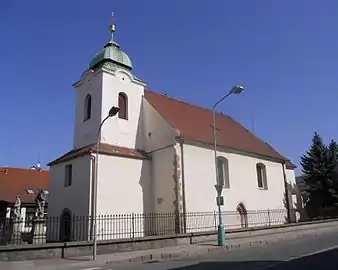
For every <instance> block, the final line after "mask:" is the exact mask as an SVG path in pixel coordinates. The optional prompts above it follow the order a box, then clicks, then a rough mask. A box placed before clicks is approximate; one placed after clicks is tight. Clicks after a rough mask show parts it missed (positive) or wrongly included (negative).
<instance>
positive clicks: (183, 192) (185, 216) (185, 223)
mask: <svg viewBox="0 0 338 270" xmlns="http://www.w3.org/2000/svg"><path fill="white" fill-rule="evenodd" d="M184 140H185V139H184V137H180V138H179V140H178V143H179V144H180V148H181V173H182V201H183V202H182V204H183V233H186V232H187V209H186V203H185V177H184V150H183V149H184V148H183V144H184Z"/></svg>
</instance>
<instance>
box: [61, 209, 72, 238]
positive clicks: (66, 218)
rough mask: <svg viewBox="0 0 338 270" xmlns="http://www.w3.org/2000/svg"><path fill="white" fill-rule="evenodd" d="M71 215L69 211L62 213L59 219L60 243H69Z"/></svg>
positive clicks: (65, 210)
mask: <svg viewBox="0 0 338 270" xmlns="http://www.w3.org/2000/svg"><path fill="white" fill-rule="evenodd" d="M71 230H72V215H71V212H70V210H69V209H64V210H63V211H62V215H61V219H60V241H62V242H69V241H70V240H71Z"/></svg>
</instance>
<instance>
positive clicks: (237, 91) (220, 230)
mask: <svg viewBox="0 0 338 270" xmlns="http://www.w3.org/2000/svg"><path fill="white" fill-rule="evenodd" d="M243 90H244V87H243V86H241V85H236V86H234V87H233V88H231V90H230V91H229V92H228V93H227V94H226V95H225V96H223V97H222V98H221V99H220V100H218V101H217V102H216V103H215V104H214V106H212V122H213V123H212V128H213V134H214V156H215V170H216V185H215V188H216V191H217V206H218V230H217V231H218V245H219V246H224V242H225V231H224V226H223V221H222V212H221V194H222V189H223V185H224V182H223V181H219V180H220V179H219V177H218V167H217V136H216V111H215V110H216V107H217V105H218V104H220V103H221V102H222V101H223V100H225V99H226V98H227V97H228V96H230V95H231V94H240V93H241V92H242V91H243Z"/></svg>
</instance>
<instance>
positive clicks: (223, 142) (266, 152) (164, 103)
mask: <svg viewBox="0 0 338 270" xmlns="http://www.w3.org/2000/svg"><path fill="white" fill-rule="evenodd" d="M145 98H146V99H147V100H148V101H149V103H150V104H151V105H152V106H153V107H154V108H155V109H156V110H157V111H158V112H159V114H160V115H161V116H162V117H163V118H164V119H165V120H166V121H167V122H168V123H169V124H171V125H172V126H173V127H174V128H175V129H177V130H178V131H179V132H180V135H181V136H184V137H186V138H187V139H188V140H192V141H197V142H201V143H207V144H213V129H212V111H211V110H208V109H204V108H201V107H198V106H195V105H192V104H189V103H186V102H183V101H179V100H176V99H173V98H170V97H168V96H165V95H161V94H157V93H155V92H152V91H149V90H146V91H145ZM216 127H217V129H218V131H217V144H218V145H219V146H224V147H229V148H232V149H235V150H239V151H243V152H247V153H253V154H258V155H262V156H266V157H270V158H275V159H278V160H285V161H286V165H287V167H288V168H295V165H293V164H292V163H291V162H290V161H289V160H288V159H287V158H285V157H283V156H282V155H281V154H280V153H278V152H277V151H276V150H275V149H274V148H272V147H271V146H270V145H269V144H267V143H266V142H264V141H262V140H260V139H259V138H257V137H256V136H255V135H254V134H252V133H251V132H250V131H249V130H247V129H246V128H245V127H243V126H242V125H241V124H239V123H238V122H236V121H235V120H233V119H232V118H230V117H229V116H226V115H224V114H220V113H217V114H216Z"/></svg>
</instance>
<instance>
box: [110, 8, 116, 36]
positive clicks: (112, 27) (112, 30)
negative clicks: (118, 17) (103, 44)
mask: <svg viewBox="0 0 338 270" xmlns="http://www.w3.org/2000/svg"><path fill="white" fill-rule="evenodd" d="M114 32H115V21H114V12H112V13H111V23H110V33H111V38H110V39H111V41H113V40H114Z"/></svg>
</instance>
